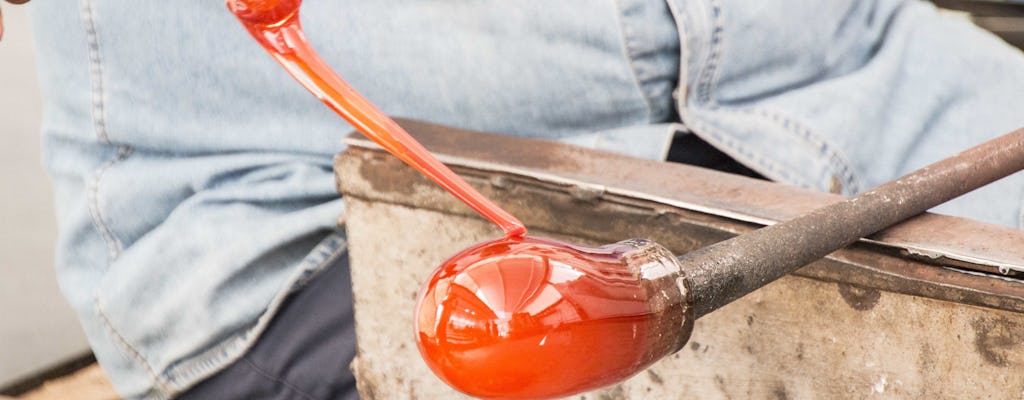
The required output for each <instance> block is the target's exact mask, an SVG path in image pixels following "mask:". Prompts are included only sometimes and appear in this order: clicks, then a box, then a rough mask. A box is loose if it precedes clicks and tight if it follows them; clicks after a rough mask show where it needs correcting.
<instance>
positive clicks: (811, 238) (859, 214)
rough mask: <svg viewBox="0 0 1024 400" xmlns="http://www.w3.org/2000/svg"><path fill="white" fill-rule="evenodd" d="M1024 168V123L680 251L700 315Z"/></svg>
mask: <svg viewBox="0 0 1024 400" xmlns="http://www.w3.org/2000/svg"><path fill="white" fill-rule="evenodd" d="M1021 169H1024V128H1022V129H1018V130H1016V131H1013V132H1010V133H1008V134H1006V135H1003V136H1000V137H998V138H995V139H992V140H990V141H987V142H985V143H982V144H980V145H978V146H975V147H972V148H970V149H968V150H966V151H964V152H962V153H959V154H957V155H955V156H952V157H950V158H947V159H944V160H942V161H939V162H936V163H934V164H932V165H929V166H927V167H924V168H922V169H919V170H917V171H914V172H912V173H910V174H907V175H904V176H903V177H901V178H899V179H896V180H894V181H891V182H888V183H885V184H883V185H881V186H878V187H876V188H874V189H872V190H869V191H867V192H864V193H862V194H860V195H858V196H856V197H853V198H850V199H849V200H845V201H843V202H840V203H836V204H833V205H830V206H826V207H822V208H820V209H817V210H815V211H812V212H809V213H807V214H804V215H802V216H800V217H797V218H794V219H792V220H789V221H785V222H780V223H778V224H775V225H772V226H768V227H765V228H761V229H758V230H756V231H753V232H750V233H746V234H743V235H740V236H737V237H735V238H732V239H729V240H726V241H723V242H720V243H717V244H714V245H711V246H708V247H705V248H702V249H699V250H696V251H693V252H690V253H687V254H685V255H683V256H680V257H679V258H678V259H679V262H680V263H681V265H682V267H683V270H684V271H685V274H686V276H687V279H688V280H689V282H688V283H689V285H688V286H689V288H690V296H691V297H690V300H691V304H692V306H693V307H694V310H693V311H694V315H693V318H694V319H696V318H700V317H701V316H704V315H707V314H708V313H710V312H712V311H714V310H717V309H718V308H720V307H722V306H724V305H726V304H728V303H730V302H732V301H733V300H736V299H738V298H740V297H742V296H744V295H746V294H747V293H750V292H752V291H754V290H756V289H758V288H760V287H762V286H765V285H767V284H768V283H771V282H773V281H775V280H776V279H779V278H780V277H782V276H783V275H785V274H788V273H790V272H792V271H794V270H796V269H798V268H800V267H802V266H804V265H806V264H809V263H811V262H812V261H815V260H817V259H820V258H822V257H825V256H826V255H828V254H829V253H831V252H833V251H835V250H838V249H840V248H842V247H845V246H847V245H849V244H851V243H853V242H855V241H857V240H858V239H860V238H862V237H864V236H867V235H870V234H872V233H875V232H878V231H880V230H882V229H885V228H887V227H889V226H891V225H894V224H896V223H897V222H900V221H902V220H904V219H907V218H910V217H912V216H915V215H917V214H920V213H922V212H925V211H927V210H928V209H930V208H932V207H935V206H937V205H939V204H942V203H944V202H946V201H949V200H951V199H953V198H955V197H957V196H960V195H963V194H965V193H967V192H969V191H971V190H974V189H977V188H979V187H981V186H984V185H986V184H988V183H991V182H993V181H995V180H998V179H1000V178H1003V177H1005V176H1008V175H1010V174H1012V173H1014V172H1017V171H1019V170H1021Z"/></svg>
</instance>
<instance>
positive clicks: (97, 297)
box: [30, 0, 1024, 398]
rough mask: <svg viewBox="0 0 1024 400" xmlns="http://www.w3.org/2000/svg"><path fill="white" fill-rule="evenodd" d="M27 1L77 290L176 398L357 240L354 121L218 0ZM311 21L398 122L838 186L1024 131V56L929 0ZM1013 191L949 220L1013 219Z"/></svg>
mask: <svg viewBox="0 0 1024 400" xmlns="http://www.w3.org/2000/svg"><path fill="white" fill-rule="evenodd" d="M30 7H31V8H32V12H33V14H34V18H35V20H36V21H35V22H36V24H35V28H36V40H37V42H38V45H39V46H38V47H39V51H38V54H39V65H40V66H41V68H40V69H41V71H40V72H41V75H40V76H41V78H42V82H43V90H44V95H45V98H46V100H45V121H44V128H43V130H44V139H43V140H44V144H45V150H44V151H45V159H46V163H47V166H48V168H49V170H50V173H51V174H52V176H53V180H54V184H55V187H56V197H57V204H58V220H59V228H60V238H59V241H60V243H59V246H58V247H59V254H58V271H59V278H60V284H61V287H62V290H63V291H64V293H65V295H66V296H67V298H68V300H69V301H70V303H71V304H72V305H73V306H74V307H75V309H76V310H77V312H78V314H79V316H80V318H81V321H82V324H83V326H84V327H85V330H86V333H87V335H88V336H89V340H90V342H91V344H92V346H93V348H94V350H95V352H96V355H97V357H98V358H99V360H100V362H101V364H102V365H103V367H104V369H105V371H106V372H107V374H108V375H109V376H110V378H111V379H112V381H113V382H114V384H115V385H116V387H117V389H118V391H119V393H121V394H122V395H123V396H125V397H129V398H167V397H171V396H173V395H175V394H177V393H181V392H182V391H184V390H185V389H187V388H189V387H191V386H193V385H195V384H196V383H197V382H198V381H200V380H201V379H203V378H205V377H207V376H210V375H212V374H214V373H216V372H217V371H218V370H220V369H222V368H224V367H225V366H226V365H228V364H229V363H230V362H232V361H233V360H236V359H237V358H238V357H240V356H241V355H242V354H243V353H244V352H245V351H246V349H248V348H249V347H250V346H252V344H253V342H254V341H255V340H256V339H257V338H258V337H259V335H260V333H261V332H262V330H263V329H264V327H265V326H266V323H267V321H268V320H269V319H270V318H272V317H273V315H274V312H275V310H276V309H277V307H278V306H279V305H280V303H281V301H282V300H283V299H284V298H285V296H287V295H288V294H289V293H290V292H292V291H294V290H297V289H299V288H301V287H302V285H303V284H304V283H305V282H306V281H308V279H309V278H310V277H312V276H313V275H315V274H316V273H317V272H319V271H320V270H321V269H323V268H324V266H325V265H327V264H328V263H329V261H330V259H331V258H332V257H336V256H337V255H338V254H340V253H341V252H342V251H343V250H344V248H345V239H344V236H343V235H342V234H341V233H340V232H337V231H336V228H335V224H336V222H337V221H338V217H339V216H340V215H342V212H343V201H342V200H341V199H339V198H338V197H337V195H336V194H335V193H334V185H333V181H332V180H333V178H332V174H331V159H332V156H333V155H334V154H336V153H337V152H339V151H341V150H342V149H343V148H342V145H341V144H340V138H341V137H342V136H343V135H344V134H345V133H347V132H348V131H349V130H350V129H349V128H348V127H347V126H346V125H345V124H343V123H342V122H341V120H340V119H339V118H337V117H336V116H334V115H333V114H332V113H331V112H330V111H329V110H327V109H326V108H325V107H323V106H322V105H321V104H319V102H318V101H317V100H316V99H314V98H313V97H312V96H310V95H309V94H307V93H306V92H304V90H303V89H302V88H301V87H299V85H298V84H296V83H295V82H294V81H293V80H292V79H291V78H290V77H289V76H287V74H286V73H285V72H284V71H283V70H281V69H280V67H278V66H277V65H276V64H275V63H274V62H273V61H272V60H271V59H270V58H269V56H267V55H266V54H265V53H264V52H263V50H262V49H260V48H259V46H257V45H256V44H255V42H253V41H252V39H251V38H249V37H248V34H247V33H246V32H244V31H243V30H242V28H241V26H240V25H239V24H238V22H237V21H235V20H234V18H233V17H232V16H231V15H230V14H229V13H228V12H227V10H226V8H225V7H224V5H223V2H222V1H219V0H211V1H196V0H193V1H188V2H185V1H181V2H178V1H175V2H170V1H153V0H147V1H143V0H139V1H133V2H130V4H129V3H128V2H123V1H114V0H80V1H70V0H47V1H36V2H32V3H30ZM302 15H303V21H304V25H305V27H306V30H307V33H308V36H309V38H310V40H311V41H312V42H313V44H314V46H315V47H316V48H317V49H318V50H319V51H320V52H321V53H322V54H323V55H324V57H325V58H326V59H327V61H328V62H329V63H330V64H331V65H332V66H334V68H335V69H336V70H338V72H339V73H340V74H341V75H342V76H344V77H345V78H346V79H347V80H349V81H350V82H351V83H352V84H353V86H355V87H356V88H357V89H359V90H360V91H361V92H363V93H364V94H365V95H366V96H367V97H368V98H370V99H371V100H372V101H374V102H376V103H377V104H378V105H380V106H381V107H382V108H383V109H384V110H385V111H386V112H388V113H390V114H392V115H398V116H405V117H411V118H417V119H422V120H427V121H434V122H439V123H443V124H448V125H452V126H456V127H462V128H470V129H479V130H488V131H496V132H504V133H508V134H513V135H522V136H530V137H545V138H552V139H558V140H564V141H567V142H570V143H575V144H579V145H584V146H590V147H596V148H601V149H605V150H611V151H617V152H620V153H624V154H630V155H635V156H639V157H646V158H655V159H657V158H661V157H663V156H664V154H665V152H666V151H667V148H668V144H669V140H670V138H671V136H672V134H673V132H675V131H677V130H680V129H688V130H690V131H692V132H693V133H695V134H697V135H700V136H701V137H702V138H704V139H705V140H707V141H709V142H711V143H713V144H715V145H716V146H718V147H720V148H721V149H723V150H724V151H726V152H727V153H728V154H730V155H732V156H734V157H735V158H737V159H738V160H740V161H742V162H744V163H745V164H747V165H748V166H750V167H752V168H754V169H756V170H757V171H758V172H761V173H762V174H764V175H766V176H768V177H770V178H773V179H775V180H778V181H780V182H785V183H790V184H794V185H799V186H805V187H813V188H818V189H821V190H833V191H839V192H843V193H854V192H857V191H860V190H864V189H867V188H869V187H870V186H872V185H875V184H877V183H880V182H882V181H885V180H887V179H890V178H892V177H895V176H896V175H898V174H900V173H902V172H905V171H908V170H910V169H913V168H915V167H918V166H920V165H923V164H924V163H926V162H928V161H932V160H935V159H938V158H940V157H942V156H945V155H948V154H951V153H953V152H955V151H957V150H959V149H962V148H964V147H967V146H968V145H970V144H973V143H977V142H980V141H982V140H984V139H985V138H988V137H991V136H993V135H997V134H999V133H1002V132H1005V131H1008V130H1010V129H1012V128H1016V127H1018V126H1022V125H1024V114H1022V113H1020V112H1019V111H1020V105H1019V104H1020V101H1019V100H1018V99H1017V97H1019V95H1020V94H1022V93H1024V56H1022V55H1021V54H1020V52H1018V51H1016V50H1014V49H1011V48H1009V47H1008V46H1006V45H1004V44H1002V43H1001V42H999V41H998V40H997V39H994V38H993V37H991V36H989V35H987V34H985V33H983V32H980V31H979V30H978V29H976V28H974V27H972V26H970V25H969V24H967V23H965V22H960V21H954V20H950V19H947V18H945V17H941V16H938V15H936V13H935V10H934V9H932V8H931V7H930V6H928V5H925V4H923V3H919V2H915V1H883V0H879V1H866V0H845V1H830V2H818V3H813V4H809V3H808V2H797V1H795V0H773V1H752V0H751V1H739V0H669V1H667V2H666V1H663V0H618V1H615V0H566V1H559V2H547V1H541V0H529V1H516V2H469V1H459V2H414V1H398V0H376V1H372V2H348V1H334V0H307V1H306V2H305V4H304V5H303V9H302ZM677 118H681V119H682V123H683V125H685V127H684V126H683V125H681V124H679V123H676V122H674V121H677ZM1022 179H1024V177H1021V176H1017V177H1015V178H1013V179H1011V180H1008V181H1006V182H1005V183H1001V184H997V185H994V186H992V187H990V188H988V189H985V191H984V192H983V193H982V194H979V195H976V196H974V197H973V198H967V199H965V200H963V201H957V202H954V203H951V204H949V205H947V206H944V207H943V208H942V210H943V211H948V212H952V213H956V214H959V215H966V216H972V217H975V218H979V219H982V220H986V221H991V222H996V223H1000V224H1004V225H1010V226H1019V225H1020V224H1021V220H1020V219H1021V214H1020V213H1021V197H1022V191H1024V182H1022ZM350 234H358V233H357V232H352V233H350Z"/></svg>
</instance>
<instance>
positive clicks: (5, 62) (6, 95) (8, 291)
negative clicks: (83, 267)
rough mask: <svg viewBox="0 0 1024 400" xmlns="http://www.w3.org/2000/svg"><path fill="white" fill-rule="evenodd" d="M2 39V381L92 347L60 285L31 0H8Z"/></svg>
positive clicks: (0, 336)
mask: <svg viewBox="0 0 1024 400" xmlns="http://www.w3.org/2000/svg"><path fill="white" fill-rule="evenodd" d="M0 7H3V13H4V25H5V34H4V38H3V40H0V387H3V386H6V385H7V384H9V383H11V382H12V381H14V380H17V379H18V378H20V377H24V376H25V375H27V374H31V373H33V372H36V371H39V370H40V369H42V368H46V367H48V366H51V365H53V364H55V363H58V362H61V361H63V360H64V359H66V358H68V357H70V356H74V355H78V354H81V353H83V352H85V351H87V350H88V344H87V343H86V341H85V336H84V335H83V334H82V331H81V329H80V328H79V327H78V321H77V320H76V319H75V317H74V315H73V314H72V311H71V309H70V307H69V306H68V305H67V303H66V302H65V301H64V298H63V297H62V296H61V295H60V293H59V291H58V289H57V283H56V278H55V276H54V264H53V246H54V239H55V237H56V222H55V221H54V214H53V200H52V197H53V190H52V188H51V186H50V181H49V178H48V177H47V176H46V174H45V172H44V170H43V167H42V161H41V157H40V149H39V142H40V140H39V123H40V114H41V99H40V94H39V89H38V83H37V77H36V73H35V69H34V68H35V60H34V58H33V57H34V55H33V48H32V36H31V31H30V29H29V28H30V27H29V22H28V15H27V10H26V7H25V6H11V5H10V4H7V3H3V4H2V5H0Z"/></svg>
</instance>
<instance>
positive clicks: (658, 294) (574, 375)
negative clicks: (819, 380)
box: [416, 237, 693, 399]
mask: <svg viewBox="0 0 1024 400" xmlns="http://www.w3.org/2000/svg"><path fill="white" fill-rule="evenodd" d="M680 275H681V270H680V267H679V265H678V263H677V262H676V260H675V258H674V257H672V255H671V254H670V253H669V252H668V251H667V250H665V249H664V248H662V247H661V246H658V245H657V244H654V243H653V242H648V241H644V240H636V239H633V240H628V241H624V242H619V243H615V244H611V245H606V246H602V247H597V248H585V247H580V246H574V245H569V244H565V243H561V242H557V241H554V240H550V239H541V238H532V237H505V238H502V239H498V240H494V241H490V242H485V243H481V244H478V245H476V246H474V247H471V248H469V249H467V250H465V251H463V252H462V253H459V254H458V255H456V256H454V257H452V258H451V259H449V260H448V261H446V262H445V263H444V264H442V265H441V267H440V268H438V270H437V271H435V272H434V274H433V276H432V277H431V278H430V280H429V281H428V282H427V284H426V286H425V288H424V290H423V291H422V292H421V294H420V298H419V303H418V304H417V307H416V339H417V344H418V346H419V350H420V353H421V354H422V356H423V358H424V360H426V362H427V365H429V366H430V368H431V369H432V370H433V371H434V373H435V374H437V376H439V377H441V379H443V380H444V381H445V382H447V383H448V384H449V385H451V386H452V387H454V388H456V389H458V390H460V391H462V392H465V393H467V394H469V395H472V396H476V397H481V398H489V399H523V398H531V399H536V398H553V397H561V396H568V395H571V394H575V393H580V392H584V391H587V390H592V389H596V388H600V387H603V386H607V385H610V384H614V383H617V382H619V381H621V380H624V379H626V378H628V377H630V376H632V375H634V374H636V373H637V372H640V371H642V370H643V369H644V368H645V367H647V366H649V365H650V364H652V363H654V362H655V361H657V360H658V359H660V358H661V357H663V356H665V355H667V354H671V353H673V352H675V351H676V350H678V349H679V347H681V346H682V345H683V344H685V343H686V340H687V339H688V338H689V333H690V331H691V329H692V322H693V321H692V320H687V318H686V317H685V315H684V314H686V313H684V310H685V307H687V305H686V304H684V300H683V299H684V298H685V296H683V294H684V292H685V290H686V288H684V287H681V286H680V284H679V283H678V282H679V281H680V280H677V278H678V277H679V276H680Z"/></svg>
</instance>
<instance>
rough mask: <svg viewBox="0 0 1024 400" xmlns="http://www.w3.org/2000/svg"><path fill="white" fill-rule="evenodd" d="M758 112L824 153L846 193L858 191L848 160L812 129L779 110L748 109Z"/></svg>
mask: <svg viewBox="0 0 1024 400" xmlns="http://www.w3.org/2000/svg"><path fill="white" fill-rule="evenodd" d="M748 111H749V112H754V113H757V114H760V115H761V116H763V117H765V118H768V119H769V120H771V121H773V122H775V123H776V124H777V125H778V126H779V127H780V128H782V129H783V130H785V131H787V132H789V133H791V134H793V135H794V136H795V137H797V138H799V139H802V140H803V141H804V142H806V143H808V144H810V145H811V146H813V147H816V148H817V149H818V152H819V154H820V155H824V156H825V157H826V158H827V160H828V164H829V165H830V166H832V167H833V172H837V173H838V175H839V178H840V179H841V182H842V185H843V186H842V189H844V190H843V191H845V192H846V193H847V194H855V193H859V192H860V191H861V190H862V189H861V186H862V185H861V184H860V182H858V180H857V178H856V175H855V174H854V172H853V167H851V166H850V163H849V161H847V160H846V158H845V157H843V155H842V154H840V153H839V151H837V150H836V149H835V148H834V147H833V146H831V145H829V143H828V142H827V141H825V140H824V139H822V138H821V136H820V135H818V134H816V133H814V131H813V130H812V129H811V128H810V127H808V126H807V125H804V124H802V123H800V122H799V121H797V120H796V119H794V118H791V117H789V116H786V115H784V114H783V113H782V112H780V111H773V110H769V109H766V108H764V107H755V108H753V109H750V110H748Z"/></svg>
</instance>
